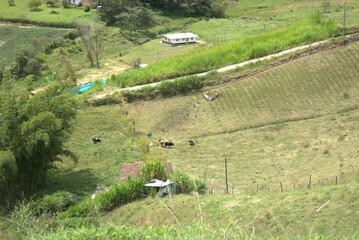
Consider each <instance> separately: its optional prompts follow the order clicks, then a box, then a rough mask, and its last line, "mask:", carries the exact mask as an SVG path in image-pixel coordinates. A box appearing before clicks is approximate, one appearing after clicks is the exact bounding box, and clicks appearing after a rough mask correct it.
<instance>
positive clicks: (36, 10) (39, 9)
mask: <svg viewBox="0 0 359 240" xmlns="http://www.w3.org/2000/svg"><path fill="white" fill-rule="evenodd" d="M30 11H31V12H42V11H44V10H43V9H42V8H32V9H31V10H30Z"/></svg>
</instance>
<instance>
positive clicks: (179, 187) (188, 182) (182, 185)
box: [173, 172, 207, 194]
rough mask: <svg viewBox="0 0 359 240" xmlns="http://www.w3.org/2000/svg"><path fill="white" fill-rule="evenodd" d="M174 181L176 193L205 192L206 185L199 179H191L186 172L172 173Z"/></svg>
mask: <svg viewBox="0 0 359 240" xmlns="http://www.w3.org/2000/svg"><path fill="white" fill-rule="evenodd" d="M173 178H174V180H175V181H176V192H177V193H190V192H194V191H196V192H198V193H200V194H203V193H205V192H206V189H207V186H206V184H205V183H204V182H202V181H200V180H195V179H191V178H190V177H189V176H188V175H187V174H185V173H183V172H176V173H175V174H174V175H173Z"/></svg>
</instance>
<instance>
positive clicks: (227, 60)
mask: <svg viewBox="0 0 359 240" xmlns="http://www.w3.org/2000/svg"><path fill="white" fill-rule="evenodd" d="M337 29H338V26H337V25H335V23H334V21H331V20H326V19H324V17H323V15H322V14H321V13H320V12H317V13H315V14H314V15H313V16H312V17H311V18H310V19H305V20H302V21H299V22H296V23H293V24H289V25H287V26H286V27H285V28H283V29H281V30H277V31H274V32H269V33H263V34H260V35H257V36H250V37H246V38H243V39H238V40H233V41H229V42H225V43H220V44H216V45H213V46H211V47H208V48H195V49H194V50H193V51H191V52H188V53H184V54H181V55H178V56H176V57H173V58H169V59H165V60H163V61H160V62H158V63H155V64H153V65H150V66H148V67H146V68H142V69H136V70H133V71H129V72H125V73H121V74H118V75H117V76H116V77H112V78H111V82H112V83H114V84H117V85H119V86H122V87H123V86H132V85H138V84H144V83H149V82H156V81H160V80H163V79H168V78H175V77H180V76H183V75H188V74H193V73H199V72H204V71H209V70H213V69H216V68H219V67H223V66H225V65H229V64H234V63H238V62H242V61H246V60H249V59H253V58H258V57H262V56H265V55H268V54H270V53H275V52H279V51H281V50H284V49H287V48H290V47H294V46H298V45H301V44H307V43H311V42H314V41H318V40H322V39H326V38H328V37H331V36H334V35H335V33H336V31H337Z"/></svg>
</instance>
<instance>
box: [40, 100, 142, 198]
mask: <svg viewBox="0 0 359 240" xmlns="http://www.w3.org/2000/svg"><path fill="white" fill-rule="evenodd" d="M73 127H74V129H73V135H72V137H71V139H70V141H69V142H68V143H67V146H68V148H69V149H70V150H71V151H72V152H74V153H75V155H76V157H77V158H76V159H75V160H73V159H70V158H63V162H62V163H59V164H58V167H59V170H57V171H55V172H54V173H53V174H52V175H51V176H50V177H49V179H48V183H47V187H45V188H43V190H42V192H45V193H47V194H49V193H52V192H55V191H61V190H66V191H69V192H71V193H74V194H76V195H78V196H81V197H83V196H88V195H90V194H91V193H93V192H94V191H95V189H96V188H99V187H104V186H109V185H112V184H115V183H117V182H118V180H119V177H120V175H119V174H120V170H121V165H122V163H124V162H132V161H136V159H137V156H138V150H137V146H136V144H135V143H134V142H133V140H132V139H134V135H133V133H132V131H131V130H130V128H129V125H128V121H127V120H126V119H125V117H124V115H123V113H122V112H121V111H120V109H119V108H118V106H104V107H97V108H84V109H82V110H80V111H79V112H78V115H77V117H76V120H75V121H74V122H73ZM92 137H98V138H101V140H102V143H101V144H100V143H99V144H93V143H92V141H91V138H92ZM39 194H41V193H39Z"/></svg>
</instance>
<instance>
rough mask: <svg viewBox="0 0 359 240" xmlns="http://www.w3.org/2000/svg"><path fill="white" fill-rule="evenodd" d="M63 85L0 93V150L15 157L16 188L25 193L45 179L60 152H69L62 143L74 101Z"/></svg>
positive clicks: (72, 115)
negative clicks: (37, 91) (64, 92)
mask: <svg viewBox="0 0 359 240" xmlns="http://www.w3.org/2000/svg"><path fill="white" fill-rule="evenodd" d="M65 88H67V87H66V85H64V84H63V83H57V84H54V85H52V86H50V87H48V88H47V89H46V90H44V91H41V92H39V93H37V94H36V95H34V96H32V97H31V98H30V97H29V93H28V92H26V91H23V92H19V91H17V92H15V91H14V90H13V89H12V88H8V90H7V91H3V92H2V93H1V95H0V114H1V116H2V118H1V126H0V150H5V149H8V150H9V151H11V152H12V154H13V155H14V157H15V160H16V165H17V169H18V182H19V188H20V189H21V190H22V191H23V192H24V194H26V195H27V196H29V195H31V194H32V193H33V192H34V190H36V189H37V188H38V187H39V186H41V184H43V183H44V182H45V179H46V175H47V173H48V171H49V170H50V169H52V168H54V163H55V162H56V161H57V160H59V156H60V155H66V154H67V155H69V151H68V150H67V149H66V148H65V147H64V145H63V144H64V142H65V141H66V139H67V138H68V136H69V131H70V123H69V122H70V120H71V119H73V118H74V117H75V114H76V109H75V103H74V101H73V99H72V97H71V95H69V94H60V93H61V92H62V91H63V90H64V89H65Z"/></svg>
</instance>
